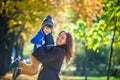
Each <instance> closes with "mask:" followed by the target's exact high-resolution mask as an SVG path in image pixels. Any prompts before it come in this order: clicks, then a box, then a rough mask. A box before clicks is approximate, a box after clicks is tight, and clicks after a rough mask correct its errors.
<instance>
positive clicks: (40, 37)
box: [31, 30, 46, 51]
mask: <svg viewBox="0 0 120 80" xmlns="http://www.w3.org/2000/svg"><path fill="white" fill-rule="evenodd" d="M43 40H44V41H45V34H44V33H43V31H42V30H40V31H38V33H37V34H36V35H35V36H34V37H33V38H32V39H31V43H33V44H34V48H33V51H35V50H36V49H37V45H41V46H42V49H43V50H45V48H46V46H45V44H42V41H43Z"/></svg>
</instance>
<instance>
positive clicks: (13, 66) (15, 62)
mask: <svg viewBox="0 0 120 80" xmlns="http://www.w3.org/2000/svg"><path fill="white" fill-rule="evenodd" d="M19 62H20V60H19V58H17V59H15V60H14V61H13V62H12V63H11V64H10V66H9V69H10V70H12V69H13V68H15V67H18V64H19Z"/></svg>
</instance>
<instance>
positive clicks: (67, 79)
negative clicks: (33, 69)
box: [0, 72, 120, 80]
mask: <svg viewBox="0 0 120 80" xmlns="http://www.w3.org/2000/svg"><path fill="white" fill-rule="evenodd" d="M37 77H38V75H35V76H26V75H20V76H19V77H18V79H17V80H37ZM84 79H85V77H84V76H63V75H61V76H60V80H84ZM106 79H107V77H105V76H103V77H88V79H87V80H106ZM0 80H12V73H11V72H9V73H7V74H6V75H5V76H4V77H2V78H1V77H0ZM109 80H120V78H115V77H110V79H109Z"/></svg>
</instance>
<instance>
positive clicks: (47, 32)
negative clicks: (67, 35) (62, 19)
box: [43, 26, 52, 35]
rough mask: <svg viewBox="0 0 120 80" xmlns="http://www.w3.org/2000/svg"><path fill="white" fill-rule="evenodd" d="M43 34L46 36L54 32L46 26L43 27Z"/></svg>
mask: <svg viewBox="0 0 120 80" xmlns="http://www.w3.org/2000/svg"><path fill="white" fill-rule="evenodd" d="M43 32H44V33H45V35H48V34H50V33H51V32H52V28H50V27H48V26H44V27H43Z"/></svg>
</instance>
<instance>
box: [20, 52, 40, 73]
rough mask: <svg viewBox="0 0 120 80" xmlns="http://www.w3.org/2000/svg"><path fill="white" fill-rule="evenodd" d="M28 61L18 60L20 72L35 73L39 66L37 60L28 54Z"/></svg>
mask: <svg viewBox="0 0 120 80" xmlns="http://www.w3.org/2000/svg"><path fill="white" fill-rule="evenodd" d="M30 63H31V64H29V65H27V64H25V63H23V62H20V63H19V67H20V68H21V74H26V75H35V74H36V73H37V72H38V67H39V61H38V60H37V59H36V58H35V57H34V56H32V54H31V55H30Z"/></svg>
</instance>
